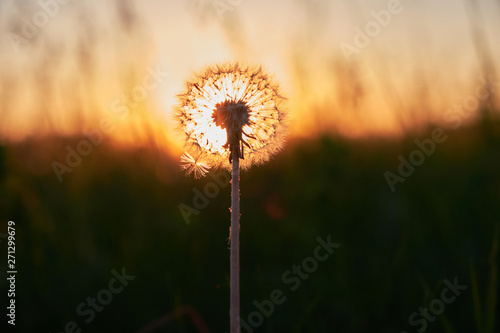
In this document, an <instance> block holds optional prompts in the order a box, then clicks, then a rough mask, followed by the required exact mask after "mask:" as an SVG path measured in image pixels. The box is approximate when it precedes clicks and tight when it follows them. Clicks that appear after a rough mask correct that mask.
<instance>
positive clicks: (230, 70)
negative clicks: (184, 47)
mask: <svg viewBox="0 0 500 333" xmlns="http://www.w3.org/2000/svg"><path fill="white" fill-rule="evenodd" d="M283 100H284V98H283V97H282V96H281V95H280V93H279V90H278V86H277V84H276V83H275V82H274V81H273V80H272V79H271V77H270V76H268V75H267V74H266V73H265V72H264V70H263V69H262V68H261V67H255V68H251V67H243V66H240V65H239V64H234V65H230V64H223V65H214V66H209V67H207V68H206V69H205V70H204V71H203V72H202V73H201V74H199V75H196V76H195V77H194V79H193V80H191V81H189V82H187V83H186V91H185V92H184V93H183V94H181V95H179V102H180V103H179V105H178V106H177V108H176V112H175V117H176V119H177V122H178V124H179V130H180V132H181V133H183V134H184V135H185V140H186V150H187V152H188V153H190V154H191V155H193V156H195V155H198V154H200V153H203V154H204V155H206V158H207V163H208V164H209V165H211V166H212V167H225V168H229V167H230V164H231V160H232V158H233V154H234V152H236V155H237V156H238V158H241V159H242V161H241V164H240V166H241V167H242V168H248V167H250V166H251V165H252V164H259V163H262V162H265V161H267V160H268V159H269V158H270V157H271V156H272V155H273V154H274V153H275V152H276V151H278V150H279V149H280V148H281V145H282V142H283V134H284V131H283V130H284V126H283V125H284V112H283V109H282V104H283Z"/></svg>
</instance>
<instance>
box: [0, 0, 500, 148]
mask: <svg viewBox="0 0 500 333" xmlns="http://www.w3.org/2000/svg"><path fill="white" fill-rule="evenodd" d="M61 2H64V1H62V0H61ZM469 2H470V1H469V0H467V1H466V0H464V1H451V0H441V1H439V0H438V1H423V0H422V1H410V0H406V1H399V4H398V1H397V0H390V1H378V0H377V1H361V0H360V1H350V0H349V1H348V0H345V1H327V0H314V1H306V0H295V1H291V0H290V1H284V0H280V1H272V2H270V1H263V0H260V1H250V0H221V1H219V2H214V1H211V0H198V1H196V0H192V1H159V0H148V1H124V0H118V1H111V0H106V1H97V0H90V1H85V2H76V1H68V3H66V4H60V3H59V2H57V1H56V0H45V1H41V2H37V1H25V2H23V3H22V4H24V3H26V5H21V4H19V3H17V2H12V1H4V2H1V4H0V6H1V7H2V8H1V10H0V13H1V14H0V15H1V19H0V29H1V33H2V35H3V36H4V38H2V39H1V40H0V49H1V52H0V63H1V65H2V66H1V67H0V71H1V76H0V83H1V87H2V88H1V92H0V93H1V96H2V98H0V138H2V139H6V138H9V139H22V138H23V137H25V136H27V135H33V134H50V133H56V134H63V135H69V134H73V133H75V132H76V133H81V132H82V130H91V129H94V128H100V127H102V126H106V125H108V127H109V126H111V125H113V128H112V130H109V131H108V132H109V135H112V136H114V137H117V138H120V139H123V140H127V138H128V139H129V140H130V141H134V142H137V138H142V139H148V140H149V139H151V137H153V138H154V139H157V140H160V138H161V137H162V136H163V135H165V137H168V136H169V133H171V132H172V128H173V124H172V121H171V117H170V112H171V110H172V106H173V104H174V103H175V95H176V94H177V93H179V92H180V91H181V90H182V89H183V82H184V80H185V79H187V78H189V77H190V76H191V74H192V73H193V72H194V71H198V70H200V69H201V68H203V66H204V65H206V64H207V63H212V62H216V61H223V60H237V61H240V62H244V63H248V64H262V65H264V66H265V67H267V69H268V70H269V71H270V72H272V73H274V74H275V76H276V78H277V80H278V81H279V82H280V83H281V85H282V88H283V92H284V94H285V96H286V97H288V109H289V112H290V115H291V118H290V119H291V122H290V125H291V132H292V135H311V134H314V133H318V132H321V131H333V132H336V133H340V134H342V135H347V136H353V137H356V136H360V135H371V134H391V133H402V132H404V131H406V130H408V129H411V128H413V127H415V126H419V125H421V124H422V123H425V122H427V121H433V122H446V120H445V119H444V118H443V117H444V115H445V114H446V113H447V112H449V111H448V110H449V109H450V108H451V107H453V106H454V105H455V104H457V103H459V104H460V103H464V101H466V100H467V98H468V97H469V96H471V95H474V94H475V91H476V90H477V89H479V88H481V85H482V83H481V81H480V80H479V79H478V77H479V76H480V75H483V76H485V73H489V74H491V75H493V76H492V80H493V81H495V77H496V76H494V75H495V70H498V67H496V68H495V66H496V63H495V62H494V60H496V59H498V58H499V57H498V55H499V48H498V43H495V41H496V39H495V38H496V37H495V35H496V34H495V33H497V32H498V31H500V23H499V22H500V20H499V17H500V4H499V3H498V1H497V2H495V1H493V0H491V1H489V0H480V1H477V3H478V4H479V6H478V9H479V10H478V11H477V12H475V11H474V9H473V7H471V5H470V4H469ZM41 3H42V4H45V5H41ZM215 4H218V5H217V6H216V5H215ZM374 12H375V14H374ZM387 15H388V16H387ZM377 17H378V21H377ZM478 18H481V20H479V19H478ZM367 29H368V30H367ZM369 29H372V30H369ZM475 29H476V30H475ZM359 31H364V32H365V34H366V33H367V32H368V33H369V34H371V35H372V36H368V35H365V36H364V37H363V36H361V37H360V33H359ZM474 33H476V35H474ZM473 36H476V37H475V38H473ZM356 38H358V39H356ZM365 44H366V45H365ZM478 46H479V48H478ZM354 48H356V52H355V53H353V54H352V56H346V50H351V51H352V50H353V49H354ZM478 50H481V51H485V50H486V52H477V51H478ZM478 55H479V56H478ZM479 59H480V60H481V61H479ZM488 59H490V60H488ZM488 61H490V62H491V64H489V63H488ZM154 73H156V74H154ZM155 80H156V81H155ZM155 83H157V84H155ZM483 85H484V84H483ZM146 86H147V87H146ZM492 87H493V88H494V85H493V86H492ZM498 89H500V85H498ZM120 110H121V111H120ZM125 110H127V112H125ZM473 111H474V112H473V113H472V115H471V116H467V120H469V119H474V113H475V110H473ZM103 124H104V125H103ZM110 124H111V125H110Z"/></svg>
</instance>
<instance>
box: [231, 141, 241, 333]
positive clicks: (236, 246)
mask: <svg viewBox="0 0 500 333" xmlns="http://www.w3.org/2000/svg"><path fill="white" fill-rule="evenodd" d="M232 154H233V170H232V179H231V229H230V231H229V234H230V238H231V253H230V259H229V260H230V266H231V276H230V279H231V281H230V285H231V286H230V287H231V306H230V310H229V317H230V322H231V333H238V332H239V331H240V330H239V327H240V158H239V155H238V149H234V150H233V151H232Z"/></svg>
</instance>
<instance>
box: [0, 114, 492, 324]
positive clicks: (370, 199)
mask: <svg viewBox="0 0 500 333" xmlns="http://www.w3.org/2000/svg"><path fill="white" fill-rule="evenodd" d="M432 129H433V128H431V127H429V128H428V129H427V130H426V131H423V132H420V133H411V134H408V135H407V137H406V138H403V139H401V140H389V139H381V138H371V139H369V140H368V139H367V140H357V141H349V140H346V139H343V138H339V137H333V136H323V137H319V138H315V139H308V140H297V141H292V142H290V143H289V144H288V146H287V147H286V149H285V150H284V151H283V152H282V153H280V154H279V155H278V156H276V158H275V159H274V160H273V161H271V162H270V163H268V164H266V165H264V166H258V167H254V168H252V169H251V170H250V171H248V172H243V173H242V177H241V195H242V203H241V212H242V217H241V232H242V233H241V237H242V239H241V256H242V258H241V260H242V262H241V285H242V290H241V299H242V304H241V307H242V316H243V317H244V318H245V319H246V318H247V316H248V314H249V313H251V312H252V311H255V306H254V305H253V304H252V303H253V301H254V300H257V301H258V302H261V301H263V300H265V299H268V298H269V294H270V293H271V291H272V290H274V289H281V290H283V291H284V294H285V296H286V298H287V299H286V301H285V302H284V303H283V304H281V305H278V306H276V307H275V311H274V313H273V314H272V315H271V316H270V317H269V318H265V320H264V323H263V325H262V326H261V327H259V328H258V329H256V330H255V331H256V332H288V331H294V332H331V331H339V332H400V331H403V330H404V331H408V332H415V331H416V327H412V326H411V325H410V324H409V322H408V317H409V316H410V315H411V314H412V313H413V312H415V311H418V309H419V308H420V307H427V306H428V304H429V301H430V300H432V299H433V298H434V297H436V296H439V295H440V292H441V290H442V288H443V284H442V282H443V281H444V280H445V279H448V280H450V281H452V280H453V279H454V278H455V277H458V281H459V283H460V284H465V285H467V286H468V289H467V290H465V291H463V292H462V294H461V295H460V296H459V297H457V299H456V300H455V301H454V302H452V303H451V304H447V305H446V308H445V311H444V313H443V314H442V315H441V318H439V320H436V321H435V322H429V323H428V328H427V330H426V332H443V331H445V328H444V326H446V327H450V328H449V329H448V331H450V332H452V330H451V327H454V328H456V329H457V330H456V331H457V332H474V331H477V332H495V331H497V330H498V327H499V326H498V325H499V324H498V309H497V300H498V297H499V291H498V288H497V283H498V277H497V271H498V265H499V262H498V260H499V259H498V256H497V251H498V250H497V247H498V229H495V228H496V227H495V226H498V223H499V221H500V205H499V200H500V175H499V173H498V171H499V170H500V157H499V155H498V149H499V147H500V126H499V124H498V123H496V122H493V121H488V123H487V126H484V124H482V123H477V124H475V125H472V126H469V127H462V128H460V129H458V130H456V131H452V130H447V131H446V134H447V135H449V138H448V139H447V141H446V142H445V143H443V144H438V145H437V147H436V151H435V153H434V154H433V155H431V156H430V157H428V158H427V159H426V161H425V162H424V164H422V165H421V166H419V167H417V168H416V171H415V172H414V174H413V175H411V176H410V177H409V178H408V179H407V180H406V181H405V182H404V183H398V184H397V185H396V191H395V192H394V193H392V192H391V191H390V189H389V186H388V185H387V183H386V181H385V179H384V176H383V174H384V172H385V171H387V170H389V171H392V172H396V170H397V166H398V163H399V161H398V160H397V157H398V156H399V155H400V154H401V155H403V156H405V157H408V155H409V153H410V152H411V151H412V150H413V149H415V148H416V146H415V144H414V143H413V140H415V139H416V138H419V139H423V138H426V137H429V136H430V133H431V131H432ZM79 140H81V138H45V139H31V140H27V141H25V142H23V143H17V144H8V145H5V146H2V147H0V198H1V202H0V208H1V210H0V214H1V215H0V218H1V220H2V224H1V227H0V232H5V231H6V223H4V222H5V221H7V220H14V221H15V222H16V228H17V229H16V235H17V237H16V250H17V253H16V257H17V266H18V271H19V274H18V276H17V293H16V296H17V302H18V308H17V314H18V317H17V320H18V322H17V325H16V326H17V329H18V331H19V332H39V331H49V332H55V331H57V332H59V331H62V330H63V327H64V325H65V323H66V322H67V321H71V320H72V321H76V322H77V323H78V325H79V327H80V328H81V329H82V330H83V331H86V332H111V331H119V332H137V331H139V330H140V329H141V328H143V327H145V326H147V325H149V324H151V323H152V322H154V321H155V320H157V319H158V318H160V317H162V316H164V315H166V314H169V313H171V312H172V311H174V312H175V311H177V312H179V315H177V316H174V317H176V319H175V320H173V321H170V322H168V323H166V324H164V325H163V326H162V327H161V328H159V329H157V330H156V331H154V332H196V331H197V330H196V328H195V325H194V324H193V322H192V321H191V319H190V316H186V315H181V313H180V312H181V310H180V309H183V308H184V307H185V306H190V307H191V309H193V311H194V312H195V313H197V314H198V315H199V316H200V317H201V318H202V319H203V321H204V322H205V323H206V325H207V327H208V328H209V329H210V331H211V332H226V331H227V326H228V304H229V302H228V301H229V289H228V281H229V266H228V264H229V251H228V243H227V238H228V235H229V234H228V231H229V230H228V229H229V208H228V207H229V203H230V192H229V191H230V189H229V187H226V188H224V189H221V191H220V194H219V195H218V196H217V197H215V198H214V199H211V200H210V203H209V205H208V206H207V207H206V208H205V209H203V210H201V212H200V213H199V215H193V216H192V219H191V223H190V224H189V225H186V223H185V222H184V219H183V217H182V215H181V213H180V211H179V208H178V205H179V204H181V203H185V204H188V205H192V200H193V197H194V193H193V188H197V189H200V190H201V191H203V188H204V186H205V184H207V183H209V182H211V178H210V177H206V178H204V179H202V180H196V181H195V180H194V179H192V178H188V177H185V176H184V175H183V174H182V173H181V172H180V170H179V168H178V162H177V160H176V159H175V158H172V157H169V155H168V154H162V153H160V152H159V151H157V150H155V149H152V148H147V147H145V148H141V149H137V148H136V149H131V148H130V149H126V148H119V147H117V146H115V145H113V144H112V143H111V142H106V141H105V142H104V143H103V144H102V145H100V146H99V147H95V148H94V152H93V153H92V154H91V155H90V156H88V157H84V158H83V161H82V163H81V165H80V166H78V167H76V168H75V169H74V171H73V172H72V173H71V174H65V175H64V181H63V182H62V183H59V182H58V181H57V178H56V176H55V175H54V173H53V171H52V169H51V167H50V165H51V163H52V161H54V160H56V161H59V162H64V156H65V150H64V147H65V146H66V145H67V144H68V145H70V146H72V147H76V144H77V143H78V142H79ZM495 230H497V231H495ZM328 235H331V239H332V241H333V242H335V243H341V244H342V245H341V246H340V247H339V248H338V249H336V251H335V253H334V254H332V255H331V257H330V258H329V259H328V260H327V261H325V262H319V263H318V269H317V271H315V272H313V273H311V274H310V277H309V278H308V279H307V280H303V281H301V285H300V287H299V288H298V289H297V290H296V291H293V292H292V291H290V289H289V287H290V285H287V284H285V283H284V282H283V281H282V278H281V276H282V274H283V273H284V272H285V271H287V270H289V269H291V267H292V265H298V264H301V262H302V260H303V259H305V258H306V257H309V256H312V255H313V250H314V248H315V247H316V245H317V243H316V238H317V237H321V238H323V239H326V237H327V236H328ZM0 247H1V248H2V249H5V248H6V247H5V242H4V243H2V244H1V245H0ZM2 251H3V250H2ZM4 265H5V262H1V263H0V267H2V271H5V270H4V268H5V266H4ZM122 267H125V268H126V272H127V273H128V274H132V275H134V276H136V278H135V280H133V281H131V282H130V283H129V285H128V286H127V287H126V288H125V289H124V291H123V292H122V293H120V294H118V295H115V296H114V298H113V300H112V302H111V303H110V304H109V305H107V306H105V308H104V310H103V311H102V312H98V313H96V318H95V320H94V321H92V322H91V323H89V324H86V323H85V322H84V320H83V318H82V317H80V316H78V315H77V314H76V312H75V309H76V307H77V306H78V304H79V303H81V302H84V301H85V299H86V298H87V297H95V295H96V294H97V292H98V291H99V290H101V289H103V288H106V287H107V284H108V282H109V280H110V278H111V277H112V275H111V270H112V269H116V270H118V271H119V270H121V268H122ZM422 283H423V284H424V285H422ZM425 285H426V286H428V287H425ZM0 286H1V287H2V291H1V292H2V293H4V290H3V289H5V287H6V284H5V280H4V279H2V281H1V282H0ZM433 295H435V296H433ZM474 318H475V320H476V322H474ZM443 323H444V324H443ZM443 325H444V326H443ZM480 328H481V329H480Z"/></svg>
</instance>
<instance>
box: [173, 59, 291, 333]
mask: <svg viewBox="0 0 500 333" xmlns="http://www.w3.org/2000/svg"><path fill="white" fill-rule="evenodd" d="M278 90H279V89H278V86H277V84H275V83H274V82H273V80H272V78H271V77H269V76H268V75H267V74H266V73H265V72H264V71H263V70H262V68H260V67H255V68H251V67H242V66H240V65H238V64H223V65H215V66H209V67H207V69H206V70H205V71H204V72H202V73H201V74H199V75H196V77H195V78H194V79H193V80H192V81H188V82H186V92H185V93H183V94H181V95H179V102H180V103H179V105H178V106H177V107H176V112H175V117H176V119H177V121H178V125H179V130H180V131H181V132H182V133H183V134H184V135H185V138H186V150H187V152H186V153H185V154H184V155H182V157H181V167H182V169H184V170H185V171H186V173H187V174H190V173H193V174H194V176H195V178H199V177H202V176H204V175H205V174H206V173H207V172H208V170H209V169H210V167H222V168H231V169H232V170H231V171H232V172H231V177H232V181H231V184H232V186H231V227H230V229H229V239H230V246H231V247H230V255H229V262H230V263H229V264H230V307H229V322H230V328H231V329H230V332H231V333H237V332H239V331H240V253H239V251H240V239H239V234H240V167H241V168H243V169H245V168H248V167H250V166H251V165H252V164H255V163H262V162H265V161H267V160H268V159H269V158H270V157H271V155H272V154H273V153H275V152H277V151H278V150H279V149H280V148H281V143H282V141H283V135H284V128H285V126H284V125H285V124H284V118H285V113H284V112H283V110H282V108H281V105H282V102H283V100H284V98H283V97H282V96H281V95H280V94H279V92H278Z"/></svg>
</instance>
